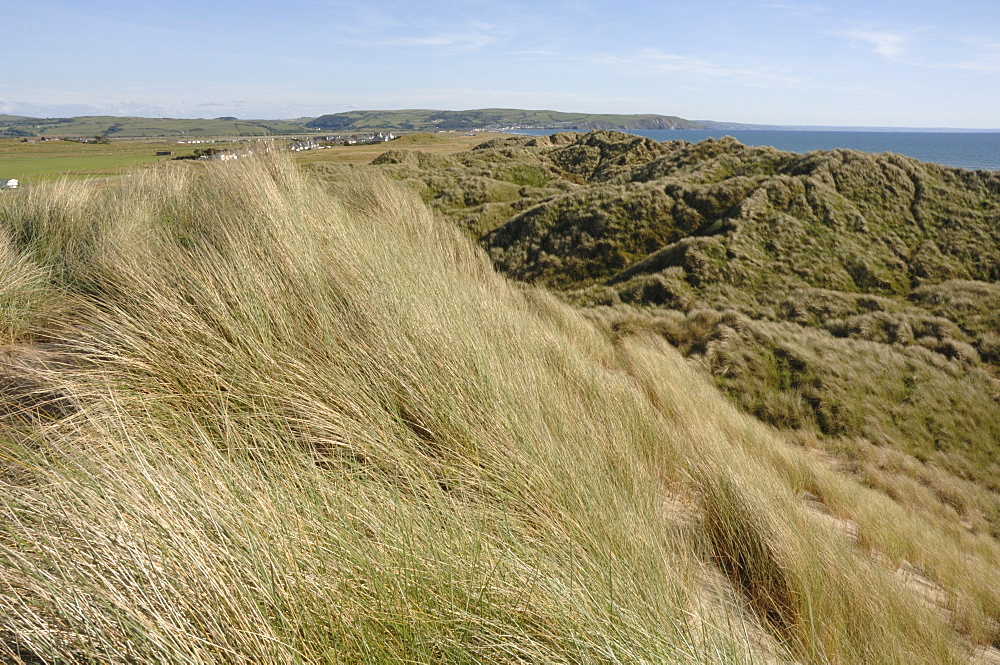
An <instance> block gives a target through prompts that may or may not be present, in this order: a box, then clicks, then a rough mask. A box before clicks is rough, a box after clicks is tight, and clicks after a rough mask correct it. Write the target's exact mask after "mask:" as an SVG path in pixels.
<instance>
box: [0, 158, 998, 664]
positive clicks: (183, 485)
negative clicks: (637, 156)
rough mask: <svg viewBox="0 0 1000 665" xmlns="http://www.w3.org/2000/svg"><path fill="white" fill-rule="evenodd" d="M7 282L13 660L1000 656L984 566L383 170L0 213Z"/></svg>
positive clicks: (0, 598) (202, 184)
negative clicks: (532, 278)
mask: <svg viewBox="0 0 1000 665" xmlns="http://www.w3.org/2000/svg"><path fill="white" fill-rule="evenodd" d="M525 186H527V185H525ZM0 262H2V263H0V274H2V275H4V276H5V277H6V279H4V280H3V281H2V282H0V311H2V312H3V321H2V324H3V326H4V328H3V334H4V336H5V345H6V346H5V350H4V354H5V359H4V364H3V370H2V374H0V418H2V419H0V446H2V457H0V497H2V499H0V510H2V515H3V519H2V520H0V581H2V583H0V649H2V650H3V651H4V657H5V658H6V659H8V660H12V661H14V662H18V661H19V660H20V661H22V662H38V661H42V662H94V661H105V662H206V663H207V662H400V661H407V662H519V661H540V662H597V661H600V662H692V663H697V662H702V663H708V662H712V663H714V662H760V661H787V660H790V659H791V660H798V661H802V662H812V663H832V662H842V663H854V662H872V663H877V662H884V663H911V662H934V663H947V662H962V661H964V660H967V658H968V656H969V655H970V653H971V652H972V650H973V649H974V648H975V647H976V645H979V646H980V647H981V646H984V645H988V644H990V643H991V642H994V641H996V640H997V639H998V633H1000V631H998V628H997V624H996V620H997V619H998V618H1000V592H998V591H997V590H998V589H1000V573H998V571H1000V565H998V564H1000V549H998V546H997V543H996V541H995V540H993V539H992V538H990V537H988V536H986V535H983V534H978V533H970V532H967V531H957V532H951V531H948V530H946V529H945V527H944V526H942V523H939V522H936V521H934V520H932V519H930V518H928V517H926V516H923V515H921V514H919V513H911V512H909V511H907V510H905V509H904V508H902V507H901V506H900V505H899V504H897V503H894V502H892V501H890V500H888V499H887V498H886V497H885V496H884V494H881V493H879V492H877V491H874V490H871V489H868V488H865V487H863V486H861V485H859V484H857V483H855V482H853V481H851V480H848V479H845V478H843V477H842V476H840V475H838V474H835V473H833V472H832V471H830V470H827V469H826V468H825V467H823V466H822V465H820V464H819V463H817V462H816V461H815V460H814V459H813V458H812V457H810V456H809V455H807V454H806V453H805V452H803V451H802V450H801V449H799V448H797V447H793V446H789V445H788V444H786V443H785V442H784V441H783V440H782V439H780V438H778V437H777V436H775V434H774V433H773V431H772V430H770V429H768V428H767V427H765V426H763V425H762V424H760V423H759V422H758V421H756V420H754V419H752V418H750V417H749V416H746V415H744V414H741V413H740V412H738V411H737V410H736V409H735V408H734V407H733V406H731V405H730V404H729V402H727V400H726V399H725V398H723V397H722V395H720V394H719V392H718V391H717V389H716V388H715V387H713V386H712V385H711V383H710V381H709V380H707V379H706V377H705V376H704V375H703V374H702V373H701V372H699V371H698V370H697V368H695V367H692V365H691V363H690V362H689V361H686V360H685V359H684V358H683V357H682V355H681V354H680V353H678V351H677V350H675V349H674V348H673V347H671V346H670V345H669V344H668V343H667V342H666V341H665V340H664V339H663V338H662V337H657V336H654V335H650V334H637V335H628V336H620V335H615V334H611V332H610V330H609V329H608V328H606V327H604V326H602V325H595V324H594V323H592V322H591V321H590V320H589V319H588V318H587V317H586V316H584V315H583V314H581V313H579V312H577V311H574V310H573V309H571V308H569V307H568V306H566V305H564V304H561V303H560V302H558V301H557V300H556V299H555V298H554V297H553V296H551V295H549V294H548V293H547V292H545V291H543V290H539V289H535V288H532V287H523V286H519V285H516V284H514V283H512V282H509V281H508V280H507V279H506V278H504V277H501V276H499V275H498V274H496V273H495V272H494V269H493V268H492V266H491V264H490V261H489V259H488V258H487V256H486V255H485V253H484V252H483V251H482V250H481V249H479V248H477V247H476V246H475V245H474V244H473V243H472V242H470V241H469V240H467V239H466V238H465V236H464V235H463V234H462V233H461V232H460V231H459V230H458V229H456V228H455V227H454V226H453V225H451V224H449V223H447V222H445V221H443V220H440V219H438V218H437V217H435V216H434V215H432V214H431V213H430V212H429V211H428V209H427V207H426V206H425V205H424V204H423V202H421V201H420V199H419V198H418V197H417V196H416V195H414V194H412V193H410V192H408V191H407V190H405V189H404V188H401V187H400V186H398V185H394V184H390V183H388V182H386V181H384V180H382V179H381V178H379V177H376V176H374V175H373V174H371V173H362V174H360V175H358V176H356V177H354V178H349V179H346V180H341V181H340V182H339V183H338V184H337V185H335V187H334V188H333V191H331V188H330V187H326V186H323V185H322V184H321V183H320V181H319V180H318V179H316V178H313V177H310V176H306V175H303V174H302V173H300V172H299V171H298V170H297V169H296V168H295V167H294V166H293V165H292V164H291V163H290V162H288V161H284V160H281V159H275V160H264V159H261V160H253V161H246V160H243V161H241V162H239V163H238V164H224V165H223V164H220V165H210V166H208V167H207V168H205V169H200V168H199V169H191V168H173V167H164V168H162V169H160V170H156V171H148V172H145V173H143V174H141V175H140V174H137V175H136V177H134V178H132V179H129V180H128V181H122V182H120V183H115V184H112V185H110V186H103V187H100V188H95V187H92V186H90V185H88V184H87V183H62V184H59V185H57V186H51V187H37V188H32V189H31V190H30V191H25V192H22V193H19V194H18V195H17V196H11V197H4V198H3V199H2V200H0ZM804 498H805V499H807V501H803V499H804ZM904 559H905V561H906V563H905V565H904ZM900 570H913V571H919V574H917V573H914V574H916V575H917V576H918V577H919V579H920V580H923V581H925V582H926V583H927V584H928V585H940V588H941V589H942V591H941V594H940V598H936V600H935V598H928V597H927V596H926V595H920V594H919V593H918V592H917V591H915V590H914V589H913V588H912V587H913V585H912V584H910V583H908V580H907V579H906V578H905V576H903V575H901V574H900V573H899V571H900ZM911 577H912V575H911ZM910 581H912V580H910Z"/></svg>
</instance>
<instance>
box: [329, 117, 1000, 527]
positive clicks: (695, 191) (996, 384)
mask: <svg viewBox="0 0 1000 665" xmlns="http://www.w3.org/2000/svg"><path fill="white" fill-rule="evenodd" d="M373 166H374V167H376V168H377V169H379V170H380V171H382V172H384V173H385V174H387V175H389V176H391V177H393V178H396V179H398V180H400V181H403V182H405V183H406V184H407V185H408V186H410V187H411V188H413V189H414V190H415V191H417V192H418V193H419V194H420V195H421V197H422V198H423V199H424V200H425V201H426V202H427V203H428V205H429V206H431V207H432V208H433V209H434V210H435V211H436V212H437V213H439V214H441V215H442V216H443V217H445V218H446V219H449V220H451V221H453V222H454V223H456V224H457V225H459V226H460V227H462V228H465V229H467V230H468V231H469V232H470V233H471V234H472V235H473V236H475V237H477V238H479V241H480V244H482V245H483V246H484V247H485V248H486V249H487V250H488V251H489V252H490V255H491V257H492V259H493V260H494V263H495V265H496V266H497V267H498V268H499V269H501V270H502V271H503V272H505V273H506V274H508V275H510V276H513V277H515V278H517V279H520V280H524V281H527V282H529V283H535V284H541V285H545V286H547V287H550V288H552V289H555V290H556V291H557V292H558V293H560V294H561V296H562V297H563V299H564V300H566V301H568V302H570V303H572V304H574V305H576V306H577V307H579V308H581V309H582V310H583V311H585V312H586V313H587V315H588V316H589V317H590V318H591V319H592V320H594V321H595V322H598V323H599V324H600V325H603V326H605V327H606V328H608V329H609V330H610V331H612V332H613V334H615V335H626V336H627V335H631V334H634V333H637V332H645V333H648V332H652V333H654V334H656V335H660V336H662V337H663V338H664V339H666V340H668V341H670V343H671V344H672V345H674V346H675V347H676V348H678V349H679V350H680V351H682V352H683V353H684V354H685V355H686V356H688V357H689V358H691V359H692V360H694V361H696V362H698V363H699V364H700V365H701V366H702V367H703V368H704V369H705V370H706V371H707V372H708V373H709V374H710V375H711V376H712V378H713V380H714V382H715V383H716V385H717V386H718V387H719V388H721V389H722V390H723V391H724V392H725V394H726V395H727V396H728V397H729V398H730V399H731V400H732V401H733V402H734V403H736V404H737V405H738V406H739V407H740V408H741V409H742V410H744V411H745V412H746V413H749V414H751V415H753V416H754V417H756V418H758V419H760V420H762V421H764V422H766V423H768V424H769V425H771V426H773V427H775V428H778V429H780V430H782V431H783V432H785V433H786V434H787V436H788V437H789V438H790V439H792V440H794V441H796V442H798V443H799V444H801V445H803V446H805V447H808V448H813V449H817V450H819V451H822V453H823V455H825V456H826V457H827V459H830V460H831V463H832V464H834V465H835V466H837V467H838V468H839V469H840V470H841V471H844V472H846V473H848V474H850V475H851V476H853V477H854V478H855V479H857V480H859V481H860V482H862V483H864V484H866V485H867V486H869V487H872V488H874V489H877V490H879V491H880V492H883V493H884V494H886V495H887V496H889V497H890V498H892V499H893V500H895V501H897V502H899V503H900V504H901V505H904V506H906V507H907V508H908V509H912V510H919V511H921V512H923V513H924V514H927V515H933V516H935V518H940V519H941V520H945V521H950V522H951V523H953V524H954V525H958V526H960V528H965V529H967V530H972V531H974V532H977V533H987V534H990V535H992V536H993V537H997V536H1000V486H998V485H997V478H998V477H1000V467H998V466H997V443H998V441H1000V318H998V314H997V313H998V312H1000V286H998V284H997V276H998V273H997V256H998V255H1000V208H998V201H1000V198H998V196H997V195H998V193H1000V177H998V175H997V174H996V173H990V172H971V171H965V170H962V169H953V168H946V167H943V166H938V165H934V164H927V163H921V162H918V161H916V160H913V159H909V158H906V157H903V156H900V155H893V154H882V155H872V154H865V153H860V152H855V151H850V150H835V151H831V152H815V153H810V154H806V155H797V154H793V153H787V152H781V151H778V150H774V149H771V148H753V147H748V146H744V145H741V144H740V143H738V142H736V141H735V140H733V139H721V140H708V141H704V142H702V143H699V144H696V145H695V144H689V143H686V142H683V141H670V142H665V143H657V142H655V141H652V140H650V139H646V138H642V137H638V136H631V135H626V134H620V133H615V132H591V133H589V134H579V133H562V134H554V135H552V136H550V137H524V136H522V137H513V136H511V137H505V138H500V139H495V140H491V141H488V142H485V143H483V144H482V145H480V146H478V147H477V148H476V149H474V150H471V151H468V152H466V153H461V154H456V155H451V156H440V155H435V156H431V155H426V154H421V153H418V152H415V151H400V150H396V151H390V152H386V153H385V154H383V155H382V156H380V157H379V158H378V159H376V160H374V162H373ZM313 168H315V169H316V170H317V171H320V172H322V171H323V169H322V168H321V166H320V165H314V166H313ZM326 170H327V171H329V173H328V175H330V176H333V175H335V172H334V171H333V170H332V169H331V168H330V167H329V166H327V167H326Z"/></svg>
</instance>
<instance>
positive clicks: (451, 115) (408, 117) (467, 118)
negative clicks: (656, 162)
mask: <svg viewBox="0 0 1000 665" xmlns="http://www.w3.org/2000/svg"><path fill="white" fill-rule="evenodd" d="M703 126H704V125H703V124H702V123H698V122H693V121H691V120H685V119H683V118H678V117H676V116H665V115H655V114H648V113H647V114H638V115H615V114H597V113H561V112H559V111H525V110H520V109H477V110H472V111H433V110H426V109H411V110H403V111H350V112H347V113H334V114H330V115H323V116H320V117H318V118H316V119H315V120H313V121H312V122H310V123H309V127H315V128H317V129H326V130H337V131H346V130H362V129H395V130H401V131H403V130H405V131H435V130H456V131H461V130H466V131H467V130H474V129H486V130H499V129H515V128H516V129H569V130H591V129H700V128H702V127H703Z"/></svg>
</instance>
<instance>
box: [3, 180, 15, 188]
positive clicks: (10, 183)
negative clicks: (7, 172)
mask: <svg viewBox="0 0 1000 665" xmlns="http://www.w3.org/2000/svg"><path fill="white" fill-rule="evenodd" d="M0 189H17V178H8V179H6V180H4V179H3V178H0Z"/></svg>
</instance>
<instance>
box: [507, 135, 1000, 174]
mask: <svg viewBox="0 0 1000 665" xmlns="http://www.w3.org/2000/svg"><path fill="white" fill-rule="evenodd" d="M552 131H553V130H551V129H550V130H542V129H538V130H530V129H524V130H517V131H516V132H512V133H516V134H530V135H532V136H540V135H543V134H545V135H547V134H551V133H552ZM628 133H629V134H637V135H639V136H645V137H648V138H651V139H653V140H655V141H674V140H678V139H680V140H682V141H689V142H691V143H697V142H699V141H703V140H705V139H707V138H722V137H723V136H732V137H733V138H735V139H736V140H737V141H739V142H740V143H743V144H744V145H751V146H772V147H774V148H777V149H778V150H787V151H789V152H797V153H803V152H811V151H813V150H834V149H835V148H849V149H851V150H861V151H863V152H873V153H879V152H895V153H899V154H902V155H906V156H908V157H913V158H914V159H919V160H920V161H922V162H935V163H937V164H943V165H945V166H957V167H960V168H963V169H970V170H977V169H982V170H988V171H1000V132H897V131H894V132H878V131H862V132H858V131H854V132H851V131H806V130H771V129H742V130H741V129H659V130H628Z"/></svg>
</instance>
